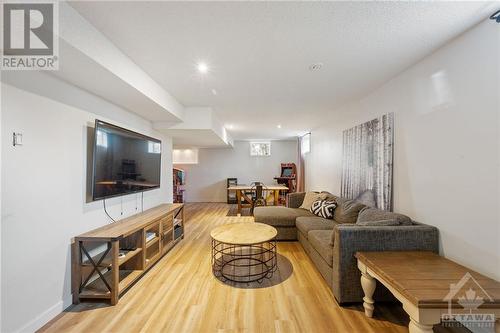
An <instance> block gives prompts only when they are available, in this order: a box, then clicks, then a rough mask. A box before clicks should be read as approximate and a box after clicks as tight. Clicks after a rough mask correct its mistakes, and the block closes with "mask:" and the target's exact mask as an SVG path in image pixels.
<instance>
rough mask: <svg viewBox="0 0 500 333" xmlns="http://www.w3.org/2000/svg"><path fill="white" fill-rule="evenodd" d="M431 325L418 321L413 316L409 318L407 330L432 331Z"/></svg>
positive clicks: (422, 332)
mask: <svg viewBox="0 0 500 333" xmlns="http://www.w3.org/2000/svg"><path fill="white" fill-rule="evenodd" d="M432 326H433V325H425V324H422V323H419V322H418V321H416V320H415V319H413V318H410V324H409V325H408V330H409V331H410V333H432Z"/></svg>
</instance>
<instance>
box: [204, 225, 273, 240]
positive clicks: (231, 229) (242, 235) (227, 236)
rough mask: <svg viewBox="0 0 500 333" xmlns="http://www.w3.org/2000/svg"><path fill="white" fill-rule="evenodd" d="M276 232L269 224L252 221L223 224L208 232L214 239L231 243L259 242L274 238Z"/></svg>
mask: <svg viewBox="0 0 500 333" xmlns="http://www.w3.org/2000/svg"><path fill="white" fill-rule="evenodd" d="M277 234H278V232H277V231H276V229H275V228H273V227H271V226H270V225H267V224H263V223H254V222H240V223H231V224H224V225H221V226H218V227H217V228H215V229H213V230H212V231H211V232H210V236H211V237H212V238H213V239H215V240H216V241H218V242H221V243H225V244H233V245H252V244H260V243H264V242H268V241H270V240H272V239H274V238H275V237H276V235H277Z"/></svg>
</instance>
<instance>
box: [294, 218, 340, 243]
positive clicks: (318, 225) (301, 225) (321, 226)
mask: <svg viewBox="0 0 500 333" xmlns="http://www.w3.org/2000/svg"><path fill="white" fill-rule="evenodd" d="M296 224H297V229H299V231H300V232H301V233H302V235H304V237H306V238H308V237H309V236H308V233H309V231H311V230H333V227H334V226H335V225H336V224H337V223H336V222H335V221H334V220H329V219H324V218H322V217H318V216H315V215H313V216H302V217H298V218H297V221H296Z"/></svg>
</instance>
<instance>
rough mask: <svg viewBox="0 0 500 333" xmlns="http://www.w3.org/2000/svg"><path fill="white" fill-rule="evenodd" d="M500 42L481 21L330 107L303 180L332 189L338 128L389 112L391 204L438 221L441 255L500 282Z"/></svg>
mask: <svg viewBox="0 0 500 333" xmlns="http://www.w3.org/2000/svg"><path fill="white" fill-rule="evenodd" d="M499 45H500V29H499V25H498V24H496V23H494V22H493V21H489V20H488V21H485V22H483V23H481V24H479V25H478V26H476V27H474V28H473V29H471V30H470V31H468V32H466V33H465V34H463V35H461V36H459V37H458V38H456V39H455V40H453V41H452V42H450V43H449V44H447V45H445V46H444V47H442V48H441V49H439V50H437V51H436V52H435V53H434V54H432V55H430V56H428V57H427V58H425V59H423V60H422V61H420V62H419V63H417V64H415V65H414V66H412V67H410V68H409V69H407V70H406V71H404V72H403V73H401V74H399V75H398V76H397V77H395V78H393V79H392V80H391V81H389V82H387V83H386V84H384V85H383V86H381V87H380V88H378V89H376V90H375V91H373V92H372V93H370V94H369V95H367V96H364V97H363V98H361V99H359V100H357V101H355V102H353V103H351V104H349V105H347V106H345V107H343V108H341V109H339V110H335V112H332V114H331V116H330V119H329V120H328V121H325V122H328V123H329V124H328V125H325V126H322V127H320V128H317V129H315V130H313V131H312V136H311V142H312V148H311V153H310V154H309V155H307V156H306V187H307V188H308V189H325V190H330V191H332V192H334V193H339V191H340V178H341V157H342V131H343V130H345V129H348V128H350V127H353V126H355V125H357V124H360V123H363V122H365V121H368V120H371V119H373V118H375V117H377V116H379V115H381V114H384V113H387V112H394V113H395V156H394V210H395V211H397V212H401V213H405V214H408V215H409V216H411V217H412V218H413V219H415V220H417V221H421V222H424V223H428V224H432V225H434V226H436V227H438V228H439V230H440V238H441V247H442V253H443V254H444V255H445V256H446V257H449V258H451V259H452V260H455V261H458V262H460V263H462V264H465V265H467V266H469V267H471V268H472V269H475V270H478V271H480V272H482V273H484V274H486V275H489V276H491V277H494V278H496V279H497V280H500V219H499V210H498V207H499V202H500V196H499V192H498V190H499V173H500V167H499V166H500V163H499V136H498V134H499V112H500V111H499V106H500V103H499V102H498V97H499V96H500V85H499V77H500V75H497V73H499V66H500V64H499V61H500V52H499ZM388 56H390V55H388Z"/></svg>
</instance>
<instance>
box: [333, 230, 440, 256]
mask: <svg viewBox="0 0 500 333" xmlns="http://www.w3.org/2000/svg"><path fill="white" fill-rule="evenodd" d="M332 237H333V245H334V247H335V248H337V250H338V251H339V252H344V253H347V252H352V253H356V252H357V251H411V250H421V251H433V252H438V251H439V249H438V239H439V235H438V229H437V228H436V227H433V226H430V225H425V224H416V225H411V226H403V225H398V226H360V225H356V224H339V225H336V226H335V228H334V233H333V235H332Z"/></svg>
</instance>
